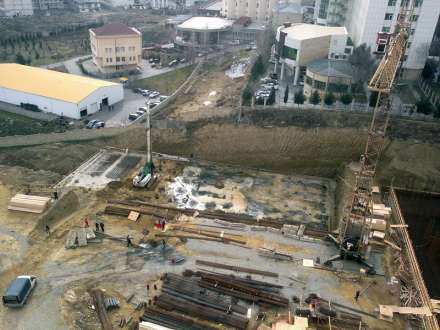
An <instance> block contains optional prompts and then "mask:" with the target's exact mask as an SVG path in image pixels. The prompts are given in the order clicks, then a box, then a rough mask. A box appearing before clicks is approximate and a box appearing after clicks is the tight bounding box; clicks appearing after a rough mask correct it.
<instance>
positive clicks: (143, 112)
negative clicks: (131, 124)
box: [136, 110, 145, 117]
mask: <svg viewBox="0 0 440 330" xmlns="http://www.w3.org/2000/svg"><path fill="white" fill-rule="evenodd" d="M136 114H137V115H139V117H140V116H143V115H144V114H145V111H142V110H138V111H136Z"/></svg>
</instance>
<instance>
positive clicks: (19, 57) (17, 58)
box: [15, 53, 27, 64]
mask: <svg viewBox="0 0 440 330" xmlns="http://www.w3.org/2000/svg"><path fill="white" fill-rule="evenodd" d="M15 62H16V63H18V64H26V63H27V61H26V59H25V58H24V56H23V55H21V53H18V54H17V55H15Z"/></svg>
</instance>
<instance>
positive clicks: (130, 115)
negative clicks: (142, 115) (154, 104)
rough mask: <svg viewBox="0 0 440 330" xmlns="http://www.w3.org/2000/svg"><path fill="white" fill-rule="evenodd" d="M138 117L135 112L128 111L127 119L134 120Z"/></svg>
mask: <svg viewBox="0 0 440 330" xmlns="http://www.w3.org/2000/svg"><path fill="white" fill-rule="evenodd" d="M138 118H139V115H138V114H137V113H130V114H129V115H128V120H131V121H133V120H136V119H138Z"/></svg>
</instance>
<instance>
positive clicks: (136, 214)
mask: <svg viewBox="0 0 440 330" xmlns="http://www.w3.org/2000/svg"><path fill="white" fill-rule="evenodd" d="M139 215H140V214H139V212H136V211H130V213H129V214H128V217H127V218H128V220H131V221H137V220H138V219H139Z"/></svg>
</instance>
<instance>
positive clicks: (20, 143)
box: [0, 125, 139, 148]
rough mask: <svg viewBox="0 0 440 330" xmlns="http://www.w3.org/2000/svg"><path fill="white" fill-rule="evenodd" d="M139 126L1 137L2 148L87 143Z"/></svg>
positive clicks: (0, 146)
mask: <svg viewBox="0 0 440 330" xmlns="http://www.w3.org/2000/svg"><path fill="white" fill-rule="evenodd" d="M136 127H139V126H138V125H132V126H129V127H125V128H106V129H98V130H95V129H85V128H84V129H75V130H71V131H67V132H64V133H48V134H33V135H32V138H29V137H30V136H29V135H15V136H5V137H0V148H10V147H26V146H34V145H39V144H46V143H56V142H67V141H87V140H93V139H96V138H99V137H112V136H116V135H118V134H121V133H123V132H125V131H126V130H128V129H132V128H133V129H134V128H136Z"/></svg>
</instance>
